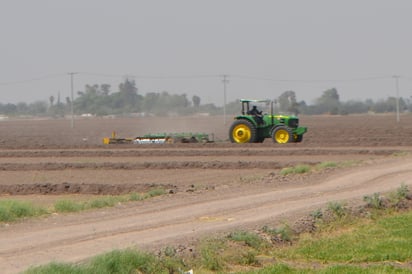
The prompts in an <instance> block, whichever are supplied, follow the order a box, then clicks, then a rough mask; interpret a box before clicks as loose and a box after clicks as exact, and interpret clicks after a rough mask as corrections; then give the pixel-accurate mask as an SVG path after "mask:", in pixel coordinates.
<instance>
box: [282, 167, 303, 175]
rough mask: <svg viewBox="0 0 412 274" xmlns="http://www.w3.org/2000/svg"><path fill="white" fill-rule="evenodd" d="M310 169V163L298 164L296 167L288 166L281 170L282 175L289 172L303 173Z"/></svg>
mask: <svg viewBox="0 0 412 274" xmlns="http://www.w3.org/2000/svg"><path fill="white" fill-rule="evenodd" d="M309 171H310V166H308V165H297V166H295V167H286V168H283V169H282V170H281V171H280V174H281V175H282V176H286V175H289V174H303V173H307V172H309Z"/></svg>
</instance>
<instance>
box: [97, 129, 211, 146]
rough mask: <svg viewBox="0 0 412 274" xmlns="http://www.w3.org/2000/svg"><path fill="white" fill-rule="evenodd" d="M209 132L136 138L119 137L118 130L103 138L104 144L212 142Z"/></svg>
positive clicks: (158, 134)
mask: <svg viewBox="0 0 412 274" xmlns="http://www.w3.org/2000/svg"><path fill="white" fill-rule="evenodd" d="M211 142H213V139H212V140H211V139H210V138H209V135H208V134H205V133H157V134H145V135H143V136H139V137H134V138H118V137H117V136H116V132H112V136H111V137H105V138H103V144H105V145H109V144H136V145H142V144H174V143H211Z"/></svg>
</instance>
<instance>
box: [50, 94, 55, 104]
mask: <svg viewBox="0 0 412 274" xmlns="http://www.w3.org/2000/svg"><path fill="white" fill-rule="evenodd" d="M49 102H50V106H53V104H54V96H53V95H51V96H50V97H49Z"/></svg>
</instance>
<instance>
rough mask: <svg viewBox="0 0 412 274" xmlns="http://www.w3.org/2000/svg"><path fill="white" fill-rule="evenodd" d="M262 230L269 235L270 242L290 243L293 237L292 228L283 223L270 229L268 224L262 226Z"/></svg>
mask: <svg viewBox="0 0 412 274" xmlns="http://www.w3.org/2000/svg"><path fill="white" fill-rule="evenodd" d="M262 231H263V232H265V233H267V234H269V235H271V236H272V238H271V240H272V242H276V243H285V242H288V243H290V242H292V240H293V237H294V232H293V229H292V228H291V227H290V226H289V225H287V224H283V225H281V226H279V227H277V228H274V229H271V228H269V227H268V226H264V227H263V228H262Z"/></svg>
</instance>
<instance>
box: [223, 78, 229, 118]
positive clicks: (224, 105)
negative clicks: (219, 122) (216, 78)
mask: <svg viewBox="0 0 412 274" xmlns="http://www.w3.org/2000/svg"><path fill="white" fill-rule="evenodd" d="M222 77H223V80H222V82H223V123H224V124H225V125H226V85H227V83H229V80H228V79H227V78H228V76H227V75H226V74H223V75H222Z"/></svg>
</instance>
